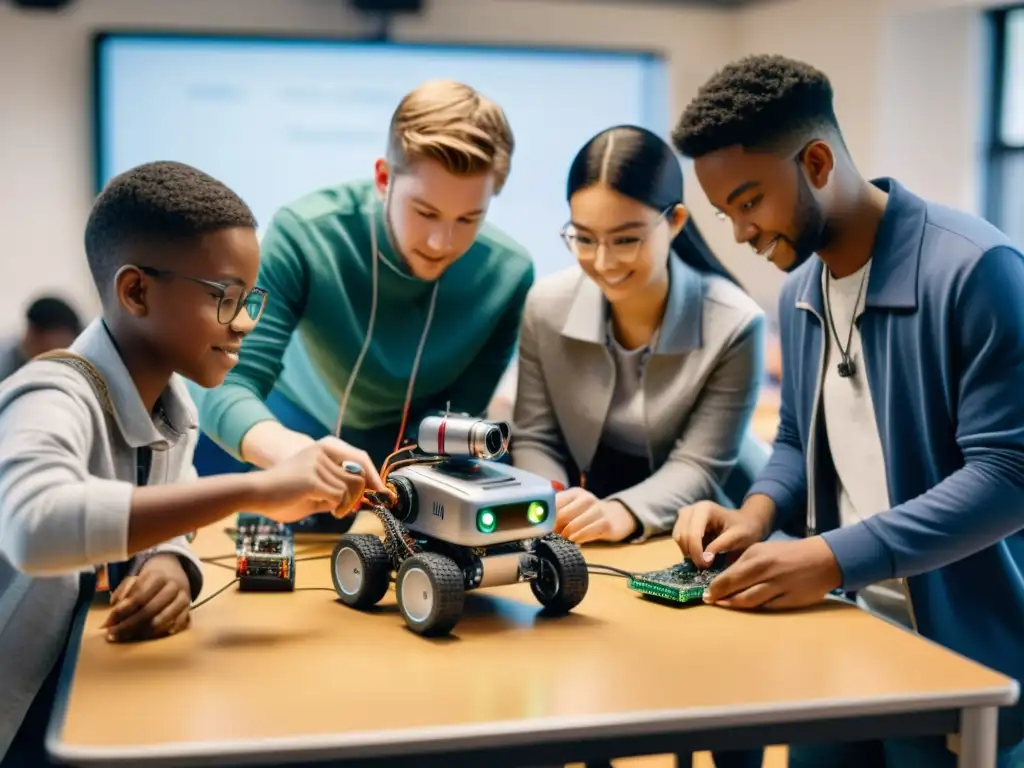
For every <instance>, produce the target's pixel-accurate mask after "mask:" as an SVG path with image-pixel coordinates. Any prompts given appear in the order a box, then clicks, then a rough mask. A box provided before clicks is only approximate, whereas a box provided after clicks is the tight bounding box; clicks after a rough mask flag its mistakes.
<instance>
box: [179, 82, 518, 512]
mask: <svg viewBox="0 0 1024 768" xmlns="http://www.w3.org/2000/svg"><path fill="white" fill-rule="evenodd" d="M513 147H514V141H513V135H512V130H511V128H510V127H509V124H508V122H507V120H506V118H505V115H504V113H503V111H502V109H501V107H499V106H498V105H497V104H495V103H494V102H492V101H490V100H489V99H487V98H486V97H484V96H482V95H481V94H479V93H477V92H476V91H474V90H473V89H472V88H471V87H469V86H468V85H463V84H461V83H456V82H450V81H432V82H428V83H425V84H424V85H422V86H420V87H418V88H417V89H415V90H414V91H412V92H411V93H409V94H408V95H407V96H406V97H405V98H404V99H403V100H402V101H401V103H400V104H399V105H398V108H397V110H396V111H395V113H394V116H393V118H392V121H391V125H390V130H389V132H388V145H387V153H386V156H385V157H383V158H381V159H379V160H378V161H377V163H376V166H375V168H374V175H373V178H372V179H368V180H359V181H351V182H346V183H343V184H340V185H338V186H335V187H330V188H327V189H320V190H316V191H314V192H311V193H310V194H309V195H307V196H306V197H303V198H301V199H300V200H298V201H296V202H294V203H291V204H290V205H287V206H285V207H284V208H282V209H281V210H280V211H279V212H278V213H277V215H276V217H275V218H274V220H273V222H272V223H271V225H270V228H269V230H268V231H267V233H266V235H265V236H264V238H263V241H262V266H261V272H260V284H261V285H262V286H265V287H266V288H267V290H268V291H269V292H270V294H271V295H272V296H273V297H274V298H273V301H271V302H270V303H269V304H268V306H267V309H266V312H265V315H264V317H263V320H262V322H261V323H260V325H259V327H257V328H256V329H255V330H254V331H253V333H252V334H251V335H250V336H249V337H248V338H247V339H246V341H245V344H244V345H243V346H242V350H241V356H240V360H239V364H238V365H237V366H236V367H235V369H234V370H233V371H232V372H231V373H230V374H229V375H228V377H227V380H226V382H225V383H224V385H223V386H222V387H220V388H219V389H217V390H215V391H210V392H208V393H205V394H202V395H201V398H200V399H201V404H200V425H201V429H202V430H203V432H204V433H205V434H206V436H208V438H212V441H213V443H216V445H214V444H213V443H211V442H210V441H209V440H206V441H203V443H201V445H200V447H199V451H198V453H197V468H198V470H199V472H200V474H211V473H220V472H224V471H245V470H246V469H247V467H246V463H247V464H251V465H256V466H258V467H270V466H273V465H274V464H277V463H278V462H280V461H282V460H283V459H286V458H288V457H289V456H292V455H293V454H295V453H296V452H297V451H299V450H301V449H302V448H303V447H305V446H307V445H310V444H311V443H312V442H313V440H314V439H316V438H319V437H322V436H324V435H329V434H335V435H338V436H340V437H341V438H343V439H344V440H345V441H346V442H347V443H349V444H350V445H351V451H352V458H353V459H354V460H356V461H359V462H360V463H362V464H363V465H364V468H365V471H366V472H367V473H368V475H370V476H376V474H377V470H376V469H375V467H380V465H381V464H382V463H383V461H384V459H385V458H386V457H387V456H388V455H389V454H390V453H392V452H393V451H395V450H397V449H398V448H399V447H400V446H402V445H404V444H405V443H406V441H407V440H415V431H416V429H417V427H418V424H419V421H420V419H421V418H422V417H423V416H424V415H425V414H426V413H428V412H430V411H438V410H440V411H443V410H444V409H445V408H446V407H447V405H448V404H449V403H450V404H451V408H452V410H453V411H461V412H466V413H470V414H473V415H482V414H483V413H484V412H485V410H486V408H487V404H488V402H489V400H490V398H491V395H492V393H493V392H494V389H495V387H496V385H497V383H498V380H499V379H500V378H501V376H502V374H503V373H504V372H505V369H506V367H507V366H508V363H509V360H510V359H511V357H512V355H513V352H514V349H515V345H516V341H517V338H518V335H519V325H520V319H521V314H522V308H523V304H524V302H525V300H526V294H527V291H528V290H529V288H530V286H531V285H532V283H533V274H534V271H533V263H532V261H531V259H530V257H529V255H528V254H527V253H526V251H525V250H524V248H523V247H522V246H520V245H519V244H518V243H516V242H515V241H514V240H513V239H512V238H510V237H509V236H507V235H506V234H505V233H503V232H501V231H500V230H498V229H497V228H496V227H493V226H491V225H489V224H486V223H485V222H484V219H485V217H486V215H487V210H488V207H489V206H490V203H491V200H492V199H493V197H494V196H495V195H497V194H499V193H500V192H501V189H502V187H503V186H504V184H505V181H506V179H507V178H508V174H509V170H510V166H511V160H512V153H513ZM218 446H219V447H218ZM243 462H244V463H243ZM321 520H322V521H327V524H330V525H332V527H333V528H335V529H337V528H344V527H347V526H348V525H350V524H351V521H350V520H343V521H337V524H334V523H331V522H330V521H329V520H327V518H323V517H321Z"/></svg>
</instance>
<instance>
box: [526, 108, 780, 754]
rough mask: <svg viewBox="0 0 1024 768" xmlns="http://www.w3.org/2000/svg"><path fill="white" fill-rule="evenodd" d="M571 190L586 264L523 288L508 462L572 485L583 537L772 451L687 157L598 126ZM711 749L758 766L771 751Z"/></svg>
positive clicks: (746, 314) (736, 496) (637, 517)
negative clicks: (757, 428)
mask: <svg viewBox="0 0 1024 768" xmlns="http://www.w3.org/2000/svg"><path fill="white" fill-rule="evenodd" d="M566 191H567V197H568V201H569V208H570V212H571V216H570V221H569V223H568V224H566V226H565V228H564V229H563V231H562V236H563V239H564V240H565V243H566V245H567V246H568V248H569V250H570V251H571V252H572V253H573V254H574V255H575V256H576V258H577V260H578V261H579V266H578V267H573V268H570V269H568V270H566V271H564V272H560V273H558V274H555V275H552V276H550V277H548V278H545V279H543V280H541V281H539V282H538V283H537V284H536V285H535V286H534V288H533V289H532V290H531V292H530V294H529V296H528V298H527V302H526V310H525V314H524V319H523V327H522V329H521V333H520V338H519V378H518V387H517V393H516V403H515V411H514V414H515V415H514V424H515V428H514V431H513V438H512V443H511V453H512V462H513V464H515V465H516V466H517V467H522V468H523V469H526V470H529V471H532V472H534V473H537V474H539V475H541V476H543V477H546V478H549V479H551V480H552V481H553V482H554V483H555V484H556V487H563V488H564V489H565V490H561V491H560V492H559V493H558V494H557V496H556V505H557V519H556V524H555V530H556V531H557V532H559V533H561V535H562V536H564V537H566V538H567V539H570V540H571V541H574V542H576V543H578V544H584V543H586V542H592V541H602V540H603V541H628V540H640V539H643V538H646V537H649V536H653V535H655V534H659V533H663V532H666V531H670V530H671V529H672V527H673V525H674V524H675V522H676V515H677V512H678V510H679V508H680V507H683V506H686V505H688V504H692V503H694V502H696V501H699V500H702V499H714V500H717V501H719V503H727V502H728V503H732V504H733V505H738V504H739V503H740V502H741V501H742V498H743V494H744V492H745V490H746V486H748V485H749V484H750V482H751V481H752V479H753V476H754V474H756V472H757V471H758V470H759V469H760V467H761V466H763V464H764V462H765V461H766V459H767V452H766V450H765V449H764V448H762V447H761V446H760V445H759V444H758V443H757V442H756V440H754V439H753V438H749V439H748V438H747V434H748V426H749V424H750V420H751V417H752V415H753V411H754V407H755V404H756V403H757V398H758V392H759V389H760V382H761V377H762V375H763V371H762V365H763V358H764V334H765V320H764V315H763V313H762V311H761V309H760V308H759V307H758V305H757V304H756V303H755V302H754V301H753V299H751V298H750V297H749V296H748V295H747V294H746V293H744V292H743V290H742V289H741V288H740V287H739V286H737V285H736V284H735V282H733V280H732V278H731V277H730V276H729V274H728V272H726V270H725V269H724V268H723V267H722V266H721V265H720V264H719V263H718V261H717V260H716V259H715V257H714V256H713V255H712V254H711V251H710V250H709V249H708V247H707V245H706V244H705V243H704V241H703V239H702V238H701V236H700V234H699V233H698V232H697V230H696V228H695V227H694V225H693V224H692V222H690V220H689V217H688V214H687V211H686V208H684V207H683V202H682V201H683V174H682V170H681V168H680V165H679V161H678V159H677V158H676V156H675V154H674V153H673V151H672V149H671V148H670V147H669V145H668V144H667V143H665V142H664V141H663V140H662V139H661V138H659V137H658V136H656V135H655V134H653V133H651V132H650V131H647V130H644V129H642V128H637V127H633V126H619V127H615V128H610V129H608V130H605V131H602V132H601V133H599V134H598V135H597V136H595V137H594V138H592V139H591V140H590V141H588V142H587V143H586V144H585V145H584V146H583V148H582V149H581V150H580V151H579V153H578V154H577V155H576V158H575V159H574V160H573V162H572V166H571V167H570V169H569V179H568V185H567V190H566ZM715 760H716V765H717V766H718V768H729V767H731V766H744V768H746V767H747V766H759V765H761V750H754V751H751V752H739V753H719V754H716V755H715Z"/></svg>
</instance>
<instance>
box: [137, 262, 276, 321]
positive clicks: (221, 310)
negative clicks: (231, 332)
mask: <svg viewBox="0 0 1024 768" xmlns="http://www.w3.org/2000/svg"><path fill="white" fill-rule="evenodd" d="M138 269H139V270H141V271H142V272H145V273H146V274H147V275H151V276H152V277H163V278H176V279H178V280H189V281H190V282H193V283H199V285H205V286H206V287H208V288H213V289H214V290H216V291H217V293H216V294H215V297H216V299H217V322H218V323H220V324H221V325H230V324H231V323H233V322H234V320H235V318H236V317H238V315H239V314H240V313H241V311H242V310H243V309H245V313H246V314H247V315H248V316H249V321H250V322H252V323H256V322H257V321H259V319H260V316H261V315H262V314H263V308H264V307H266V305H267V292H266V291H265V290H263V289H262V288H250V289H249V290H246V289H245V288H243V287H242V286H240V285H225V284H224V283H218V282H216V281H214V280H204V279H202V278H200V277H191V276H189V275H179V274H178V273H177V272H172V271H171V270H169V269H157V268H156V267H138Z"/></svg>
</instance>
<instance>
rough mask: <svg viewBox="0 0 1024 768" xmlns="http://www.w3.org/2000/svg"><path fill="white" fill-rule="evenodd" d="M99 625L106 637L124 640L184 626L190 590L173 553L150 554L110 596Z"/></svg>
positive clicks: (161, 634)
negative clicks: (103, 618)
mask: <svg viewBox="0 0 1024 768" xmlns="http://www.w3.org/2000/svg"><path fill="white" fill-rule="evenodd" d="M110 605H111V609H110V613H109V614H108V615H107V619H106V621H105V622H104V623H103V628H104V629H105V630H106V632H107V640H109V641H110V642H112V643H124V642H131V641H137V640H151V639H154V638H157V637H164V636H166V635H173V634H175V633H176V632H180V631H181V630H183V629H185V628H186V627H188V624H189V608H190V607H191V605H192V592H191V589H190V588H189V583H188V576H187V575H186V574H185V569H184V568H182V567H181V561H180V560H179V559H178V556H177V555H173V554H159V555H153V556H152V557H150V558H149V559H148V560H147V561H146V563H145V564H144V565H143V566H142V568H141V569H140V570H139V574H138V575H137V576H129V577H128V578H126V579H125V580H124V581H122V582H121V584H120V585H119V586H118V587H117V589H116V590H114V593H113V594H112V595H111V596H110Z"/></svg>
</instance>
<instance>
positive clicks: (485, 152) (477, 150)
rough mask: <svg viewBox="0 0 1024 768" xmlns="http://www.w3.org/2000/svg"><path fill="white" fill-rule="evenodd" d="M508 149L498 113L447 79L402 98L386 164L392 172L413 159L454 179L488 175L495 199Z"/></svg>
mask: <svg viewBox="0 0 1024 768" xmlns="http://www.w3.org/2000/svg"><path fill="white" fill-rule="evenodd" d="M514 148H515V139H514V138H513V136H512V128H511V127H510V126H509V124H508V119H507V118H506V117H505V112H504V111H503V110H502V108H501V107H499V106H498V105H497V104H496V103H494V102H493V101H491V100H490V99H488V98H487V97H485V96H483V95H481V94H480V93H478V92H477V91H475V90H474V89H473V88H471V87H469V86H468V85H464V84H462V83H458V82H455V81H453V80H430V81H428V82H426V83H423V84H422V85H420V86H419V87H417V88H416V89H415V90H413V91H411V92H410V93H409V94H407V95H406V96H405V98H403V99H402V101H401V103H400V104H399V105H398V108H397V109H396V110H395V114H394V115H393V116H392V118H391V126H390V128H389V129H388V162H390V163H391V165H392V166H393V167H394V168H395V170H396V171H397V172H401V171H403V170H407V169H408V168H409V166H410V165H411V164H412V163H413V162H415V161H416V160H419V159H429V160H434V161H436V162H439V163H440V164H441V165H442V166H444V168H445V169H446V170H448V172H449V173H453V174H456V175H459V176H466V175H471V174H476V173H486V172H491V173H493V174H494V191H495V194H497V193H498V192H500V191H501V189H502V187H503V186H504V185H505V181H506V180H507V179H508V174H509V170H510V168H511V163H512V151H513V149H514Z"/></svg>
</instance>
